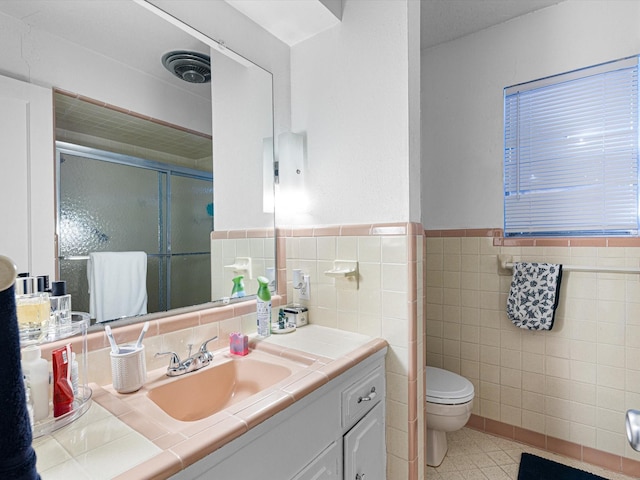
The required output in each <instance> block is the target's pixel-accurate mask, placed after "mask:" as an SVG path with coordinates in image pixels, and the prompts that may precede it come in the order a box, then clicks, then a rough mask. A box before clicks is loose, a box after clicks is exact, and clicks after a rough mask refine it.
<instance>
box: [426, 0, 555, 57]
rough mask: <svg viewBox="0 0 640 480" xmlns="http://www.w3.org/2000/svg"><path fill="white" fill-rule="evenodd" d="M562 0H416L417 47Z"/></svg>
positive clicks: (498, 22)
mask: <svg viewBox="0 0 640 480" xmlns="http://www.w3.org/2000/svg"><path fill="white" fill-rule="evenodd" d="M563 1H564V0H420V48H421V49H425V48H430V47H433V46H435V45H438V44H440V43H444V42H448V41H451V40H455V39H456V38H461V37H464V36H466V35H469V34H472V33H476V32H479V31H480V30H484V29H485V28H489V27H492V26H494V25H498V24H500V23H503V22H506V21H508V20H511V19H512V18H516V17H519V16H521V15H526V14H527V13H531V12H535V11H536V10H540V9H542V8H545V7H549V6H551V5H555V4H557V3H561V2H563Z"/></svg>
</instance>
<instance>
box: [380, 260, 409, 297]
mask: <svg viewBox="0 0 640 480" xmlns="http://www.w3.org/2000/svg"><path fill="white" fill-rule="evenodd" d="M382 288H383V289H384V290H387V291H394V292H403V293H407V292H408V288H409V269H408V266H407V265H406V264H382Z"/></svg>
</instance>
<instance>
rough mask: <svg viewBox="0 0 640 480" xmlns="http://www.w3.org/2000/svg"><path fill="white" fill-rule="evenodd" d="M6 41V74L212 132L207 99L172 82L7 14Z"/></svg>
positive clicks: (3, 20)
mask: <svg viewBox="0 0 640 480" xmlns="http://www.w3.org/2000/svg"><path fill="white" fill-rule="evenodd" d="M149 15H151V13H149ZM167 25H168V24H167ZM163 26H164V25H163ZM171 28H175V27H171ZM0 43H1V44H2V46H3V48H2V49H0V74H2V75H6V76H9V77H12V78H16V79H18V80H23V81H26V82H29V83H34V84H36V85H40V86H44V87H57V88H61V89H63V90H67V91H70V92H73V93H78V94H80V95H85V96H88V97H91V98H94V99H97V100H100V101H102V102H105V103H108V104H112V105H117V106H119V107H122V108H127V109H130V110H132V111H134V112H138V113H142V114H145V115H149V116H150V117H153V118H158V119H162V120H165V121H167V122H170V123H173V124H176V125H182V126H184V127H187V128H191V129H194V130H197V131H201V132H210V131H211V108H210V106H208V105H207V103H206V102H204V101H203V97H202V96H199V95H194V94H189V93H187V92H186V91H184V90H181V89H175V88H172V87H171V85H170V83H169V82H165V81H161V80H159V79H157V78H154V77H151V76H149V75H146V74H145V73H144V72H141V71H138V70H136V69H133V68H129V67H127V66H125V65H124V64H123V63H120V62H118V61H115V60H113V59H110V58H108V57H106V56H104V55H100V54H96V53H95V52H93V51H91V50H89V49H87V48H85V47H84V46H81V45H77V44H74V43H71V42H68V41H66V40H64V39H62V38H60V37H57V36H54V35H51V34H48V33H46V32H43V31H41V30H38V29H35V28H33V29H32V28H30V27H29V26H28V25H26V24H24V23H22V22H20V21H19V20H16V19H14V18H12V17H9V16H5V15H2V14H0ZM206 96H207V97H208V96H209V92H206Z"/></svg>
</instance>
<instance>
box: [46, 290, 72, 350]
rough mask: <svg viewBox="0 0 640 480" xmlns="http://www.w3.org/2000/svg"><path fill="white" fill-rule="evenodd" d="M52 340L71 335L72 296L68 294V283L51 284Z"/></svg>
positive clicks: (50, 333)
mask: <svg viewBox="0 0 640 480" xmlns="http://www.w3.org/2000/svg"><path fill="white" fill-rule="evenodd" d="M49 302H50V304H51V322H50V323H49V337H50V339H52V340H53V339H55V338H60V337H65V336H67V335H68V334H70V333H71V295H69V294H68V293H67V282H65V281H64V280H61V281H59V282H51V296H50V297H49Z"/></svg>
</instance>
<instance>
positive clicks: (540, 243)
mask: <svg viewBox="0 0 640 480" xmlns="http://www.w3.org/2000/svg"><path fill="white" fill-rule="evenodd" d="M424 235H425V237H427V238H451V237H466V238H470V237H482V238H493V246H494V247H640V237H528V238H525V237H523V238H512V237H505V236H504V231H503V230H502V229H501V228H469V229H449V230H437V229H436V230H426V229H425V231H424Z"/></svg>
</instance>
